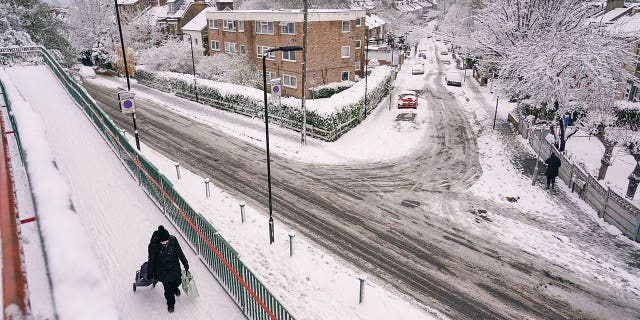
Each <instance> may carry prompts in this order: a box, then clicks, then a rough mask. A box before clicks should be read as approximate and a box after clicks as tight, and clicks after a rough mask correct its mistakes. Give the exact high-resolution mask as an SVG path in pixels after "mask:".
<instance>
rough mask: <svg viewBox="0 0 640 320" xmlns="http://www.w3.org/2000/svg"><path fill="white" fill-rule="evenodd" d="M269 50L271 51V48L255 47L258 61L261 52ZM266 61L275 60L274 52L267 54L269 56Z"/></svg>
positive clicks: (260, 57)
mask: <svg viewBox="0 0 640 320" xmlns="http://www.w3.org/2000/svg"><path fill="white" fill-rule="evenodd" d="M269 49H273V47H268V46H257V47H256V53H257V55H258V59H262V55H263V52H265V51H267V50H269ZM266 59H267V60H275V59H276V52H275V51H272V52H269V55H268V56H267V58H266Z"/></svg>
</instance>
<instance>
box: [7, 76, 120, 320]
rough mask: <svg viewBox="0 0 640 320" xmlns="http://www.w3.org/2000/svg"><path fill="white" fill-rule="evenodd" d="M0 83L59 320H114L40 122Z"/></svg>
mask: <svg viewBox="0 0 640 320" xmlns="http://www.w3.org/2000/svg"><path fill="white" fill-rule="evenodd" d="M0 80H1V81H2V82H3V83H4V85H5V87H6V89H7V95H8V96H9V97H10V101H11V105H12V112H13V115H14V116H15V118H16V121H17V125H18V128H20V129H21V130H22V131H21V132H20V133H21V135H20V139H21V142H22V146H23V147H24V150H25V157H26V162H27V166H28V168H29V173H30V175H29V176H30V180H31V183H32V188H33V189H32V190H33V194H34V198H35V202H36V207H37V208H38V223H39V226H40V229H41V231H42V236H43V238H44V245H45V248H46V252H47V258H48V263H49V271H50V272H51V280H52V284H53V294H54V298H55V302H56V310H57V313H58V316H59V317H60V318H61V319H80V320H84V319H119V316H118V313H117V311H116V308H115V304H114V302H113V300H112V298H111V296H110V295H109V293H108V290H107V285H106V284H105V283H104V279H103V278H102V277H101V273H100V272H99V271H98V270H100V268H99V264H98V262H97V257H96V256H95V254H94V252H95V251H94V249H93V248H92V247H91V246H90V242H89V241H88V237H87V235H86V233H85V230H84V228H83V227H82V225H81V224H80V221H79V219H78V216H77V214H76V212H74V211H73V207H72V203H71V201H70V194H69V188H68V185H67V182H66V180H65V179H64V178H63V177H62V175H61V174H60V172H59V171H58V169H57V168H56V164H55V159H53V156H52V152H51V150H50V148H49V145H48V143H47V140H46V135H45V128H44V124H43V123H42V119H40V118H39V117H38V115H37V114H36V113H35V112H34V111H33V110H32V109H31V106H30V105H29V104H28V103H27V102H26V101H24V99H23V98H22V96H21V94H20V92H19V91H18V90H17V89H16V87H15V86H14V85H13V83H12V82H11V80H10V79H9V76H8V75H7V74H6V73H5V72H4V71H3V70H0ZM61 230H64V232H60V231H61ZM70 239H73V241H69V240H70Z"/></svg>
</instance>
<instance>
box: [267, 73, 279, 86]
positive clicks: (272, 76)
mask: <svg viewBox="0 0 640 320" xmlns="http://www.w3.org/2000/svg"><path fill="white" fill-rule="evenodd" d="M277 77H278V75H277V74H276V73H275V72H273V71H267V84H269V85H270V84H271V79H275V78H277Z"/></svg>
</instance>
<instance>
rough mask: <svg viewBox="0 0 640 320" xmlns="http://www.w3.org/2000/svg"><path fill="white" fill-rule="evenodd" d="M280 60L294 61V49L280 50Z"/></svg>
mask: <svg viewBox="0 0 640 320" xmlns="http://www.w3.org/2000/svg"><path fill="white" fill-rule="evenodd" d="M282 60H284V61H293V62H295V61H296V52H295V51H282Z"/></svg>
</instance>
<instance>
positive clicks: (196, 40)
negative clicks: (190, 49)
mask: <svg viewBox="0 0 640 320" xmlns="http://www.w3.org/2000/svg"><path fill="white" fill-rule="evenodd" d="M193 40H195V42H196V46H197V45H198V38H194V39H193Z"/></svg>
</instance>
